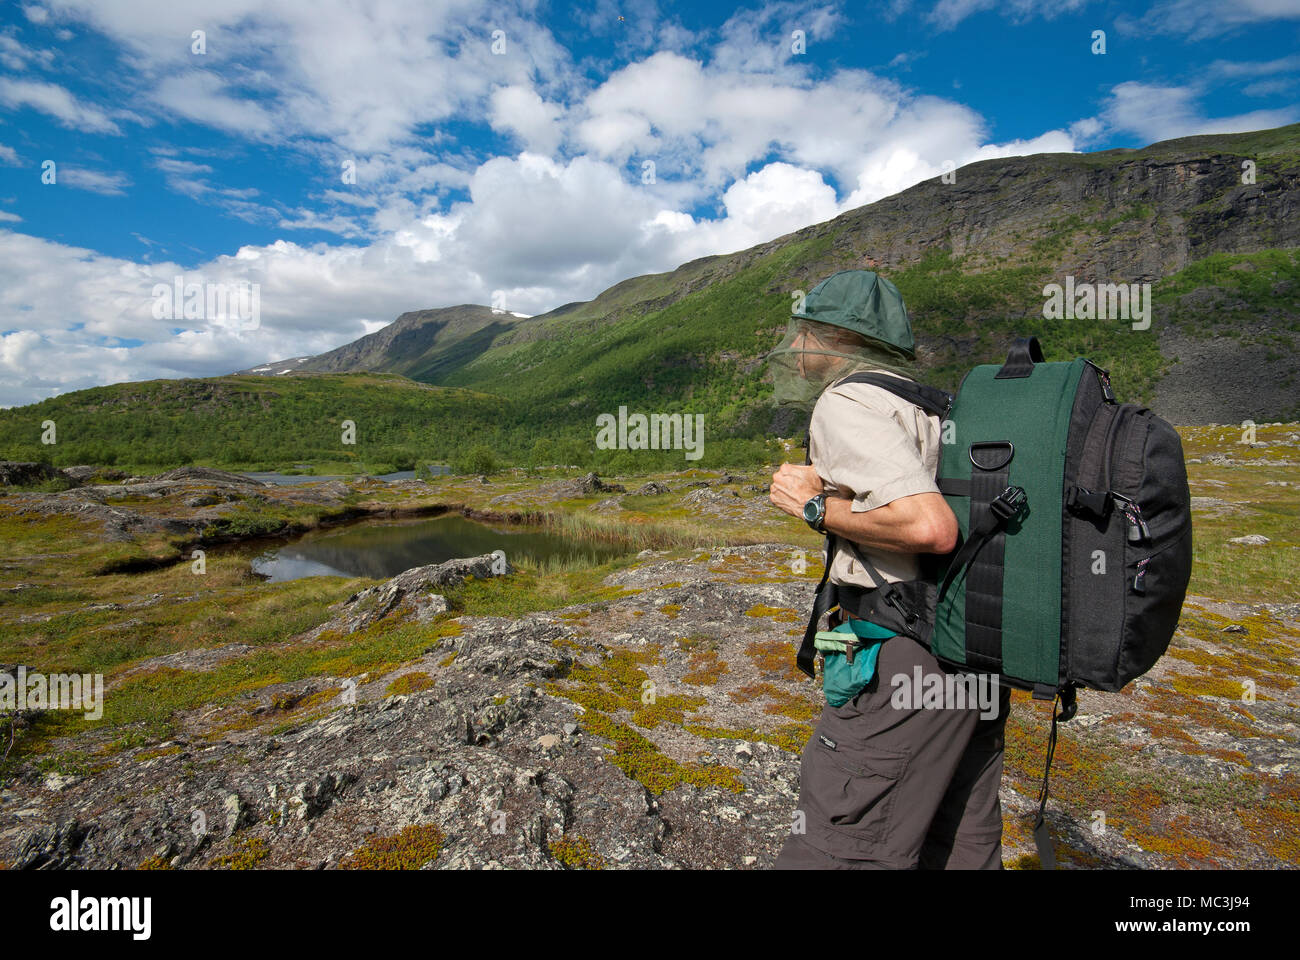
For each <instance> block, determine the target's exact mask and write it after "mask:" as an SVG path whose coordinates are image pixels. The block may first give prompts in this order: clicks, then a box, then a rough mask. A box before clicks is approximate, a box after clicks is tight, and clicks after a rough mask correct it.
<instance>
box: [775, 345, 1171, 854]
mask: <svg viewBox="0 0 1300 960" xmlns="http://www.w3.org/2000/svg"><path fill="white" fill-rule="evenodd" d="M840 382H841V383H854V382H857V383H870V384H873V385H875V386H879V387H882V388H884V389H886V390H889V391H890V392H891V393H894V394H895V395H897V396H899V397H902V398H903V399H906V400H908V401H910V402H912V403H915V404H917V405H918V406H920V407H921V408H922V409H923V410H925V411H926V412H927V413H931V414H934V415H936V416H938V417H939V418H940V420H941V421H943V423H942V431H943V432H942V436H941V439H942V441H943V443H942V453H941V457H940V465H939V470H938V474H937V476H936V478H935V480H936V483H937V484H938V487H939V492H940V493H941V494H943V496H944V499H945V500H946V501H947V503H948V506H949V507H951V508H952V511H953V513H954V514H956V516H957V522H958V526H959V528H960V531H961V536H960V537H959V539H958V545H957V546H956V547H955V548H954V550H953V551H952V552H951V553H949V554H947V555H944V556H937V555H931V554H923V555H922V559H921V576H920V578H919V579H917V580H912V581H903V582H898V583H885V582H884V578H883V577H881V576H880V574H879V573H878V572H877V571H876V570H875V568H874V567H873V566H872V565H871V564H870V563H869V562H867V560H866V558H865V557H863V556H862V554H861V552H859V551H857V550H856V547H855V546H854V545H853V544H852V543H846V544H843V545H844V546H845V547H846V548H848V549H853V550H854V551H855V554H856V559H857V560H858V561H859V562H861V563H862V564H863V566H864V568H865V569H866V570H867V572H868V573H870V574H871V577H872V580H873V581H874V582H876V583H879V584H883V585H882V586H880V587H876V588H872V589H863V588H860V587H850V586H838V585H836V584H833V583H828V579H829V576H830V567H831V562H830V561H831V557H832V552H833V551H834V550H835V549H836V548H837V546H839V544H837V542H836V541H837V538H836V537H834V536H828V537H827V554H826V557H827V563H826V572H825V573H824V574H823V575H822V580H821V583H820V584H818V587H817V595H816V599H815V600H814V603H813V611H812V617H811V619H810V621H809V624H808V630H807V631H806V633H805V636H804V641H803V644H802V645H801V647H800V650H799V654H798V658H797V662H798V665H799V667H800V669H801V670H803V671H804V672H805V673H807V674H808V675H809V676H812V675H813V661H814V658H815V655H816V650H815V647H814V642H815V641H814V638H815V634H816V631H817V625H818V622H819V621H820V619H821V617H822V616H823V615H824V614H826V613H828V612H830V611H831V610H832V609H833V608H834V607H836V606H838V607H839V608H840V610H841V611H844V612H847V613H851V614H853V615H854V616H855V617H858V618H860V619H863V620H870V621H872V622H873V623H877V624H880V625H881V626H884V627H887V628H889V629H891V630H894V631H896V632H897V633H899V634H902V635H904V636H908V637H911V638H912V639H913V640H915V641H916V642H918V643H920V644H922V645H923V646H925V647H926V648H927V649H928V650H929V651H930V652H931V653H932V654H933V655H934V656H935V658H936V659H938V660H939V661H940V662H942V663H944V664H946V665H948V666H949V667H950V668H957V669H960V670H965V671H974V672H982V673H996V674H998V676H999V682H1001V683H1006V684H1009V685H1011V686H1013V687H1018V688H1020V689H1023V690H1028V691H1030V692H1031V694H1032V696H1033V697H1034V699H1042V700H1052V701H1053V714H1052V729H1051V735H1050V738H1049V740H1048V749H1047V765H1046V768H1045V770H1044V773H1043V784H1042V789H1041V790H1040V793H1039V809H1038V819H1037V821H1036V823H1035V828H1034V836H1035V841H1036V842H1037V843H1038V848H1039V854H1040V858H1041V860H1042V865H1043V866H1044V868H1050V867H1051V866H1052V865H1053V863H1054V857H1053V856H1052V852H1051V844H1050V838H1049V837H1048V835H1047V831H1046V826H1045V825H1044V823H1043V811H1044V809H1045V807H1046V804H1047V778H1048V773H1049V772H1050V770H1051V763H1052V754H1053V752H1054V749H1055V745H1056V725H1057V722H1058V721H1059V722H1065V721H1068V720H1069V719H1070V718H1071V717H1073V716H1074V714H1075V709H1076V697H1075V692H1076V690H1077V689H1078V688H1081V687H1082V688H1089V689H1093V690H1107V691H1116V690H1120V689H1122V688H1123V687H1124V686H1125V684H1127V683H1129V682H1130V681H1131V680H1133V679H1134V678H1136V677H1139V676H1141V675H1142V674H1143V673H1145V672H1146V671H1148V670H1149V669H1151V667H1152V666H1153V665H1154V664H1155V662H1156V660H1158V659H1159V658H1160V657H1161V656H1162V655H1163V654H1164V652H1165V651H1166V650H1167V649H1168V647H1169V642H1170V640H1171V639H1172V637H1173V634H1174V630H1175V628H1176V627H1177V625H1178V619H1179V615H1180V613H1181V611H1182V605H1183V598H1184V596H1185V595H1186V592H1187V585H1188V581H1189V580H1190V578H1191V566H1192V535H1191V534H1192V519H1191V494H1190V491H1189V490H1188V486H1187V472H1186V466H1185V464H1184V459H1183V450H1182V442H1181V440H1180V439H1179V436H1178V434H1177V432H1176V431H1175V430H1174V428H1173V427H1172V426H1170V425H1169V423H1167V422H1166V421H1165V420H1163V419H1161V418H1160V417H1158V416H1156V415H1155V414H1153V413H1152V412H1151V411H1150V410H1148V409H1147V408H1146V407H1142V406H1139V405H1137V404H1132V403H1122V404H1121V403H1117V402H1116V400H1115V395H1114V393H1113V391H1112V390H1111V386H1110V378H1109V375H1108V374H1107V372H1106V371H1105V370H1103V369H1101V368H1100V367H1098V366H1097V365H1096V364H1094V363H1092V362H1091V361H1089V360H1085V359H1082V358H1079V359H1075V360H1073V361H1070V362H1060V363H1047V362H1044V360H1043V353H1042V349H1041V348H1040V346H1039V343H1038V340H1037V338H1035V337H1028V338H1021V339H1018V340H1016V341H1015V343H1014V345H1013V346H1012V348H1011V351H1010V353H1009V354H1008V356H1007V360H1006V363H1004V364H1003V365H1002V366H1001V367H999V366H998V365H996V364H984V365H981V366H977V367H975V368H974V369H972V370H971V371H970V372H969V373H967V374H966V376H965V377H964V378H963V380H962V383H961V386H960V387H959V388H958V392H957V395H956V397H955V398H954V397H953V396H951V395H950V394H948V393H946V392H945V391H942V390H937V389H935V388H933V387H927V386H923V385H920V384H916V383H913V382H911V381H906V380H899V379H897V378H894V377H889V376H883V375H880V374H871V373H860V374H854V375H852V376H849V377H847V378H845V379H844V380H842V381H840ZM1057 701H1059V703H1060V706H1061V709H1060V711H1059V712H1057V710H1056V703H1057Z"/></svg>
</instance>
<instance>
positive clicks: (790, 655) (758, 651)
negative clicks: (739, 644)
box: [745, 640, 807, 683]
mask: <svg viewBox="0 0 1300 960" xmlns="http://www.w3.org/2000/svg"><path fill="white" fill-rule="evenodd" d="M745 654H746V655H747V656H748V657H749V658H750V659H751V660H753V661H754V667H755V668H756V669H757V670H758V672H759V673H760V674H762V676H763V678H764V679H768V680H786V681H789V682H792V683H797V682H800V681H803V680H806V679H807V677H805V676H804V675H803V673H801V672H800V670H799V666H798V664H797V663H796V662H795V651H794V648H793V647H792V646H791V644H790V643H789V642H788V641H786V640H751V641H750V642H749V643H748V644H746V646H745Z"/></svg>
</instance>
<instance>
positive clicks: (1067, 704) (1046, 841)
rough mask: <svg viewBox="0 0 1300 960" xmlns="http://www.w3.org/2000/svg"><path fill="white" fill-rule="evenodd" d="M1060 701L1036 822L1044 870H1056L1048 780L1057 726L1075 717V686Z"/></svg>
mask: <svg viewBox="0 0 1300 960" xmlns="http://www.w3.org/2000/svg"><path fill="white" fill-rule="evenodd" d="M1056 699H1059V700H1060V703H1061V711H1060V712H1059V713H1057V712H1056V702H1055V699H1054V700H1053V703H1052V732H1051V733H1050V734H1049V735H1048V737H1047V764H1046V765H1045V766H1044V767H1043V785H1042V786H1041V787H1040V788H1039V790H1038V817H1037V818H1036V819H1035V820H1034V847H1035V848H1036V849H1037V850H1038V863H1039V866H1040V867H1041V868H1042V869H1044V870H1055V869H1056V849H1055V847H1054V846H1053V844H1052V831H1051V830H1049V829H1048V827H1047V822H1046V821H1045V820H1044V819H1043V811H1044V810H1046V809H1047V778H1048V775H1049V774H1051V772H1052V757H1053V756H1054V755H1055V753H1056V724H1057V721H1058V720H1059V721H1060V722H1061V723H1065V722H1066V721H1067V720H1069V719H1071V718H1072V717H1073V716H1074V712H1075V710H1076V709H1077V708H1078V704H1077V702H1076V700H1075V689H1074V684H1072V683H1067V684H1065V685H1064V686H1063V687H1061V688H1060V689H1059V690H1058V691H1057V692H1056Z"/></svg>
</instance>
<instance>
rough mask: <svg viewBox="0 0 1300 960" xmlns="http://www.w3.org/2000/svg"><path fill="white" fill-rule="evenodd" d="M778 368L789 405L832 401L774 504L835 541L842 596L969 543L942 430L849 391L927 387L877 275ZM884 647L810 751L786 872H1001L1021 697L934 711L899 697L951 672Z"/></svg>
mask: <svg viewBox="0 0 1300 960" xmlns="http://www.w3.org/2000/svg"><path fill="white" fill-rule="evenodd" d="M769 359H770V361H771V363H772V367H773V370H774V376H775V378H776V390H777V394H778V397H779V398H780V399H782V400H783V401H786V402H796V403H799V402H803V403H807V402H809V401H810V400H811V399H812V398H813V397H816V396H818V395H820V396H819V399H817V401H816V406H815V407H814V409H813V414H812V420H811V423H810V425H809V432H808V456H809V460H810V462H811V465H810V466H796V465H794V464H789V463H786V464H782V465H781V467H780V469H779V470H778V471H777V472H776V473H775V474H773V476H772V489H771V500H772V503H774V504H775V505H776V506H777V507H779V508H780V509H782V510H784V511H785V512H786V513H789V514H792V515H794V516H798V517H802V518H804V519H806V520H809V523H810V525H814V526H815V528H816V529H819V530H824V531H827V532H829V533H831V534H834V535H835V536H836V537H837V538H838V542H839V544H840V548H839V549H837V550H836V551H835V555H834V557H830V558H828V561H827V562H829V563H831V573H830V579H831V581H832V582H834V583H836V584H841V585H851V586H858V587H863V588H870V587H874V586H876V585H877V584H876V582H875V581H874V580H873V578H872V576H871V575H870V574H869V573H868V571H867V569H866V567H865V566H864V564H863V563H862V562H861V559H865V560H866V562H867V563H868V564H870V565H871V566H872V567H873V568H875V570H876V571H877V572H878V573H879V574H880V576H881V577H882V578H883V579H885V580H889V581H899V580H912V579H916V578H917V577H918V575H919V573H920V570H919V562H918V554H921V553H935V554H945V553H948V552H949V551H951V550H952V549H953V548H954V546H955V545H956V541H957V536H958V527H957V518H956V517H955V516H954V515H953V513H952V510H951V509H949V507H948V504H947V502H946V501H945V500H944V498H943V496H942V495H941V494H940V493H939V489H938V486H937V485H936V483H935V479H934V478H935V473H936V471H937V468H938V465H939V451H940V446H939V444H940V424H939V418H938V417H937V416H932V415H927V414H926V412H925V411H923V410H922V409H921V408H920V407H917V406H916V405H914V404H912V403H909V402H908V401H906V400H903V399H901V398H899V397H896V396H895V395H893V394H892V393H890V392H889V391H887V390H885V389H883V388H880V387H877V386H874V385H869V384H859V383H850V384H841V383H840V382H839V381H841V380H843V379H844V377H846V376H848V375H849V374H850V373H855V372H858V371H864V370H870V371H876V372H880V373H885V374H889V375H892V376H898V377H904V378H908V379H915V372H916V368H915V364H914V360H915V348H914V343H913V339H912V330H911V323H910V321H909V320H908V318H907V312H906V309H905V308H904V306H903V301H902V297H901V295H900V294H899V293H898V289H897V288H896V287H895V286H894V285H893V284H892V283H890V282H889V281H888V280H885V279H883V278H881V277H878V276H876V275H875V274H874V273H871V272H869V271H865V270H847V271H841V272H840V273H837V274H834V275H833V276H831V277H829V278H828V279H826V280H825V281H823V282H822V283H820V284H818V286H817V287H816V288H814V289H813V290H812V292H810V293H809V294H808V296H807V298H806V302H805V304H804V307H803V309H802V310H801V311H800V312H798V313H796V314H795V315H794V318H793V319H792V321H791V325H790V330H789V331H788V333H787V336H786V338H785V340H783V342H782V343H781V345H780V346H778V348H777V349H776V350H775V351H773V353H772V354H771V356H770V358H769ZM821 497H824V500H819V498H821ZM805 508H808V509H807V511H806V509H805ZM810 515H811V516H819V517H820V519H819V521H818V523H815V524H814V523H813V521H812V520H810V519H809V517H810ZM860 558H861V559H860ZM860 624H861V622H859V625H860ZM851 625H852V624H851ZM855 632H856V630H855ZM881 634H885V635H887V636H888V639H884V640H883V642H881V644H880V646H879V650H878V653H877V655H876V661H875V670H874V675H873V676H872V677H871V680H870V682H869V683H867V684H866V686H865V687H863V688H861V692H860V693H857V694H856V696H853V698H852V699H851V700H848V701H847V702H845V703H843V705H842V706H832V705H831V703H830V702H828V703H827V704H826V706H825V707H824V708H823V711H822V715H821V719H820V721H819V723H818V725H817V729H816V730H814V731H813V736H812V737H811V738H810V739H809V741H808V744H807V745H806V746H805V748H804V751H803V757H802V763H801V766H800V796H799V806H798V811H799V812H800V813H802V816H801V817H800V816H796V818H794V820H793V823H794V827H793V829H792V832H791V835H790V837H789V838H788V839H787V840H786V842H785V845H784V847H783V848H782V850H781V853H780V855H779V856H778V858H777V861H776V866H777V868H784V869H799V868H805V869H807V868H832V869H855V868H858V869H860V868H885V869H891V868H893V869H906V868H916V867H920V868H925V869H975V868H978V869H1001V866H1002V855H1001V844H1002V815H1001V806H1000V804H999V801H998V786H999V783H1000V781H1001V779H1002V749H1003V727H1004V726H1005V723H1006V715H1007V712H1008V707H1009V702H1010V689H1009V688H1007V687H1005V686H1003V687H1001V689H1000V690H999V691H998V694H999V695H998V698H997V704H996V706H997V709H996V716H985V717H981V708H980V707H979V706H978V705H974V704H972V705H967V704H966V703H962V704H961V705H959V706H957V705H953V704H944V705H943V706H941V707H940V708H935V706H934V705H933V704H931V706H929V707H924V706H921V704H920V703H917V702H913V701H909V700H908V698H903V697H896V696H894V694H895V690H896V688H898V687H900V686H901V684H902V682H903V681H902V680H900V679H898V678H905V680H906V682H907V683H908V684H912V683H913V682H914V677H915V670H916V669H917V668H918V667H919V668H920V670H921V673H922V675H923V676H929V675H932V674H938V675H940V677H942V675H943V674H944V673H945V668H944V667H943V666H942V665H940V664H939V662H938V661H937V660H936V659H935V658H934V657H933V656H932V655H931V654H930V652H929V651H928V650H926V649H925V648H924V647H922V646H921V645H920V644H919V643H917V642H916V641H914V640H912V639H910V638H908V637H905V636H900V635H892V634H890V632H889V631H888V630H884V629H880V628H876V627H874V625H873V627H872V628H871V632H870V633H869V635H870V636H880V635H881ZM858 655H859V656H862V655H863V654H862V653H861V652H860V653H859V654H858ZM827 656H828V657H830V656H843V654H827ZM828 664H829V660H828ZM947 689H952V685H951V684H948V685H947ZM828 692H829V690H828ZM915 700H920V697H919V696H918V697H917V698H915ZM904 701H906V702H904Z"/></svg>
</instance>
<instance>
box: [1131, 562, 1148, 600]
mask: <svg viewBox="0 0 1300 960" xmlns="http://www.w3.org/2000/svg"><path fill="white" fill-rule="evenodd" d="M1150 559H1151V558H1150V557H1146V558H1145V559H1143V560H1139V561H1138V568H1137V576H1135V577H1134V578H1133V592H1134V593H1146V592H1147V586H1146V576H1147V563H1148V562H1149V561H1150Z"/></svg>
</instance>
